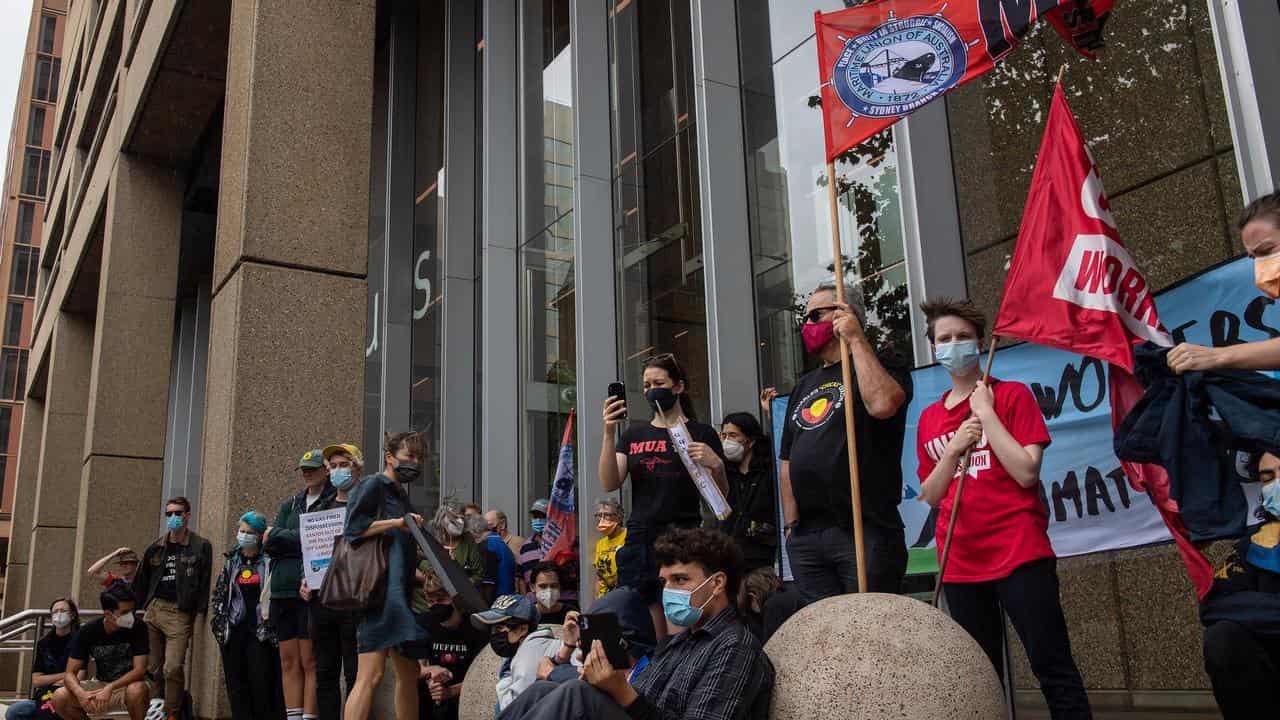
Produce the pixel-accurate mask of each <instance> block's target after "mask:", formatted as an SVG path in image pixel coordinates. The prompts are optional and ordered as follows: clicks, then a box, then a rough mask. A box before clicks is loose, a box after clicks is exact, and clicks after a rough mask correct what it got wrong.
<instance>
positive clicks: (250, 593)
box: [235, 565, 262, 627]
mask: <svg viewBox="0 0 1280 720" xmlns="http://www.w3.org/2000/svg"><path fill="white" fill-rule="evenodd" d="M235 582H236V585H238V586H239V587H240V597H241V598H242V599H243V600H244V615H243V616H241V618H240V624H244V623H249V624H251V625H253V626H255V627H256V626H257V621H256V620H255V619H254V618H255V616H256V614H257V612H258V603H259V601H260V600H261V599H262V575H261V574H260V573H258V572H256V571H255V570H254V568H253V566H252V565H244V566H242V567H241V568H240V572H239V573H238V574H237V575H236V579H235Z"/></svg>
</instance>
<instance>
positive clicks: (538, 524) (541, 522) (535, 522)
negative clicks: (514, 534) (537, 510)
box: [529, 518, 547, 535]
mask: <svg viewBox="0 0 1280 720" xmlns="http://www.w3.org/2000/svg"><path fill="white" fill-rule="evenodd" d="M529 524H530V525H531V526H533V531H534V532H536V533H538V534H539V535H541V534H542V531H543V530H546V529H547V519H546V518H534V519H532V520H530V521H529Z"/></svg>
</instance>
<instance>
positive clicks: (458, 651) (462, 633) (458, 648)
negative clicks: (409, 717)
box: [419, 617, 489, 720]
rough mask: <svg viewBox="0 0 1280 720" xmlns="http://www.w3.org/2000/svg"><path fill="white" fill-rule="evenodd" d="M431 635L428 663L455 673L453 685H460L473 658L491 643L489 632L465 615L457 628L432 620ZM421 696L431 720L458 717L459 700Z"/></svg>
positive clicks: (426, 694)
mask: <svg viewBox="0 0 1280 720" xmlns="http://www.w3.org/2000/svg"><path fill="white" fill-rule="evenodd" d="M428 630H429V633H430V635H431V647H430V649H428V650H427V664H428V665H439V666H440V667H442V668H445V669H446V670H448V671H449V672H450V673H452V674H453V680H451V681H450V682H449V684H450V685H458V684H459V683H461V682H462V681H463V679H464V678H466V676H467V669H468V668H470V667H471V661H472V660H474V659H475V657H476V655H478V654H479V653H480V651H481V650H483V649H484V647H485V646H486V645H488V644H489V635H488V633H485V632H482V631H479V630H476V629H475V627H473V626H472V625H471V620H470V618H466V617H464V618H463V619H462V624H460V625H459V626H458V627H456V628H450V627H445V626H444V625H438V624H435V623H432V624H430V625H429V626H428ZM423 690H424V692H423V693H422V694H421V695H420V696H419V701H420V702H421V703H422V704H423V709H424V710H427V711H429V712H427V713H426V716H427V717H429V718H431V720H457V718H458V700H456V699H455V700H450V701H448V702H445V703H441V704H439V705H437V704H436V703H435V702H434V701H432V700H431V696H430V694H429V693H426V692H425V690H426V687H425V686H423Z"/></svg>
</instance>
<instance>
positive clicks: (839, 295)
mask: <svg viewBox="0 0 1280 720" xmlns="http://www.w3.org/2000/svg"><path fill="white" fill-rule="evenodd" d="M836 185H837V182H836V163H835V161H834V160H828V161H827V200H828V203H829V204H830V205H831V253H832V257H833V258H834V259H835V268H834V269H835V273H836V283H835V285H836V302H838V303H843V302H844V259H843V258H842V257H841V256H840V212H839V205H838V204H837V202H838V193H837V192H836ZM837 339H838V340H839V341H840V375H841V380H842V381H843V382H844V435H845V444H846V445H848V448H849V493H850V496H851V497H852V499H853V547H854V551H855V553H856V554H857V558H856V561H857V566H858V592H867V555H866V552H865V544H864V543H863V539H862V478H861V475H860V473H859V472H858V436H857V432H856V429H857V428H856V427H855V426H854V418H853V403H854V397H853V366H852V364H851V362H852V361H851V360H850V359H849V346H848V345H847V344H845V341H844V338H837Z"/></svg>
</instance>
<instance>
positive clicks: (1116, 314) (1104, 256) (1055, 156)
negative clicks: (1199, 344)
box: [994, 85, 1172, 372]
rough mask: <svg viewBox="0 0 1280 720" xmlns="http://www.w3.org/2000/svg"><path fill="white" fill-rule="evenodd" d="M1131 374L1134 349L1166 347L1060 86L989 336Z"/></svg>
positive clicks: (1149, 296) (1167, 340)
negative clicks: (1107, 364)
mask: <svg viewBox="0 0 1280 720" xmlns="http://www.w3.org/2000/svg"><path fill="white" fill-rule="evenodd" d="M994 332H995V333H996V334H997V335H1000V336H1002V337H1012V338H1021V339H1024V340H1030V341H1032V342H1035V343H1039V344H1041V345H1048V346H1050V347H1055V348H1058V349H1060V350H1066V351H1068V352H1074V353H1080V354H1081V355H1089V356H1091V357H1096V358H1099V359H1101V360H1106V361H1108V362H1111V363H1114V364H1116V365H1119V366H1121V367H1123V368H1124V369H1125V370H1127V371H1129V372H1133V352H1132V346H1133V345H1134V344H1136V343H1140V342H1143V341H1145V340H1150V341H1152V342H1154V343H1157V344H1161V345H1171V344H1172V341H1171V339H1170V337H1169V333H1168V332H1167V331H1166V330H1165V329H1164V326H1163V325H1161V324H1160V318H1159V315H1158V314H1157V313H1156V305H1155V300H1154V298H1153V297H1152V294H1151V286H1150V285H1149V284H1148V283H1147V280H1146V277H1145V276H1143V274H1142V271H1141V270H1139V269H1138V266H1137V264H1136V263H1134V261H1133V257H1132V256H1131V255H1129V251H1128V250H1126V249H1125V247H1124V243H1122V242H1120V235H1119V233H1118V232H1116V224H1115V220H1114V219H1113V218H1112V216H1111V210H1110V207H1109V205H1108V203H1107V198H1106V195H1105V193H1104V191H1103V189H1102V180H1101V179H1100V178H1099V177H1098V168H1097V165H1096V164H1094V162H1093V158H1092V156H1090V155H1089V151H1088V149H1087V148H1086V147H1085V144H1084V136H1083V134H1081V132H1080V126H1078V125H1076V121H1075V118H1074V117H1073V116H1072V114H1071V108H1070V107H1068V106H1067V99H1066V97H1065V96H1064V95H1063V92H1062V86H1061V85H1059V86H1058V87H1057V88H1056V89H1055V90H1054V93H1053V105H1052V107H1051V108H1050V110H1049V121H1048V123H1047V124H1046V126H1045V131H1044V140H1043V142H1042V143H1041V145H1040V156H1039V159H1038V160H1037V162H1036V170H1035V174H1034V175H1033V176H1032V179H1031V191H1030V193H1029V194H1028V196H1027V205H1026V208H1025V209H1024V210H1023V214H1022V227H1021V228H1020V229H1019V231H1018V244H1017V247H1016V249H1015V250H1014V253H1013V263H1012V265H1011V267H1010V269H1009V278H1008V280H1007V281H1006V283H1005V289H1004V298H1003V299H1002V300H1001V302H1000V313H999V315H997V316H996V323H995V331H994Z"/></svg>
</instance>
